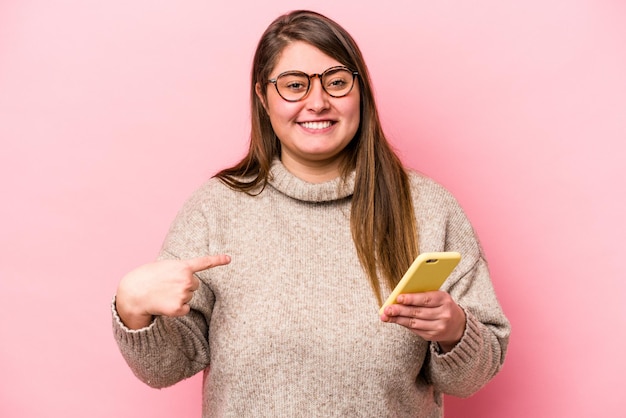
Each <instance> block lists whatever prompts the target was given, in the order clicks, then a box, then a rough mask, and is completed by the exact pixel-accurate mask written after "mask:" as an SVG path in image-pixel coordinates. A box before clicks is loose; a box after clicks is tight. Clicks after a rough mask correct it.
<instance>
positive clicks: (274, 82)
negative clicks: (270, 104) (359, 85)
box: [267, 65, 359, 103]
mask: <svg viewBox="0 0 626 418" xmlns="http://www.w3.org/2000/svg"><path fill="white" fill-rule="evenodd" d="M337 70H346V71H348V72H349V73H351V74H352V85H351V86H350V89H348V91H346V92H345V93H343V94H339V95H337V94H332V93H331V92H329V91H328V90H326V87H324V83H322V78H323V77H324V76H325V75H326V74H327V73H329V72H330V71H337ZM290 74H296V75H302V76H305V77H306V78H307V79H308V80H309V83H308V84H307V87H306V91H305V92H304V94H303V95H302V97H300V98H299V99H295V100H294V99H287V98H285V96H283V95H282V94H280V90H279V89H278V83H277V82H278V79H279V78H280V77H282V76H285V75H290ZM358 75H359V73H358V72H357V71H352V70H351V69H349V68H348V67H344V66H343V65H337V66H335V67H330V68H328V69H326V70H324V72H323V73H321V74H319V73H316V74H307V73H305V72H303V71H285V72H284V73H280V74H278V75H277V76H276V77H275V78H272V79H269V80H268V81H267V82H268V83H271V84H273V85H274V87H276V92H277V93H278V95H279V96H280V97H281V98H282V99H283V100H285V101H287V102H292V103H293V102H299V101H300V100H303V99H304V98H305V97H306V96H308V95H309V92H310V91H311V84H313V78H315V77H317V78H319V80H320V84H321V86H322V89H323V90H324V91H325V92H326V94H328V95H329V96H330V97H335V98H338V97H344V96H347V95H348V94H350V92H351V91H352V89H353V88H354V80H355V79H356V76H358Z"/></svg>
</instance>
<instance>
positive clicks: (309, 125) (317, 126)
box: [301, 121, 331, 129]
mask: <svg viewBox="0 0 626 418" xmlns="http://www.w3.org/2000/svg"><path fill="white" fill-rule="evenodd" d="M301 125H302V126H304V127H305V128H307V129H324V128H328V127H329V126H330V125H331V122H330V121H324V122H302V124H301Z"/></svg>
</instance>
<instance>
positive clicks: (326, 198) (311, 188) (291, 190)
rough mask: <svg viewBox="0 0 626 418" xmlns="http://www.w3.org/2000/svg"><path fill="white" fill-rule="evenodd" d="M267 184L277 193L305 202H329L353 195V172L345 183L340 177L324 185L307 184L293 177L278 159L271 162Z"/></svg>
mask: <svg viewBox="0 0 626 418" xmlns="http://www.w3.org/2000/svg"><path fill="white" fill-rule="evenodd" d="M269 184H270V185H271V186H272V187H273V188H275V189H276V190H278V191H279V192H281V193H283V194H285V195H287V196H289V197H291V198H293V199H298V200H302V201H305V202H330V201H333V200H339V199H343V198H346V197H348V196H351V195H352V193H354V171H353V172H351V173H350V175H349V176H348V178H347V179H346V181H345V183H344V182H343V180H342V179H341V177H337V178H335V179H332V180H329V181H326V182H324V183H309V182H306V181H304V180H302V179H300V178H298V177H296V176H295V175H293V174H292V173H291V172H290V171H289V170H287V168H285V166H284V165H283V163H282V162H281V161H280V160H279V159H275V160H274V161H273V162H272V168H271V170H270V178H269Z"/></svg>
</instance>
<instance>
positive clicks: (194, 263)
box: [185, 254, 230, 273]
mask: <svg viewBox="0 0 626 418" xmlns="http://www.w3.org/2000/svg"><path fill="white" fill-rule="evenodd" d="M228 263H230V256H228V255H226V254H219V255H203V256H200V257H196V258H190V259H188V260H185V264H187V266H188V267H189V269H191V271H192V273H197V272H199V271H202V270H206V269H210V268H211V267H217V266H223V265H225V264H228Z"/></svg>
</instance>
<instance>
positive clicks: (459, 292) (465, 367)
mask: <svg viewBox="0 0 626 418" xmlns="http://www.w3.org/2000/svg"><path fill="white" fill-rule="evenodd" d="M448 291H449V292H450V294H451V295H452V297H453V298H454V299H455V300H456V302H457V303H458V304H459V305H460V306H461V307H462V308H463V310H464V311H465V315H466V318H467V320H466V326H465V332H464V334H463V336H462V338H461V341H459V343H458V344H457V345H456V346H455V347H454V348H453V349H452V350H451V351H450V352H448V353H441V352H440V351H439V349H438V345H437V344H436V343H431V344H430V351H431V355H430V361H429V362H428V364H427V375H428V376H429V380H430V381H431V382H432V383H433V385H434V386H435V387H436V388H437V390H439V391H440V392H443V393H447V394H450V395H454V396H459V397H467V396H470V395H472V394H474V393H475V392H477V391H478V390H479V389H480V388H482V387H483V386H484V385H485V384H487V382H489V380H491V378H493V377H494V376H495V375H496V373H497V372H498V371H499V370H500V367H501V366H502V363H503V362H504V357H505V354H506V348H507V344H508V339H509V333H510V325H509V323H508V321H507V319H506V318H505V316H504V314H503V313H502V311H501V309H500V306H499V304H498V302H497V300H496V298H495V293H494V292H493V288H492V286H491V281H490V280H489V273H488V270H487V264H486V263H485V261H484V259H482V258H480V259H479V260H478V261H477V262H476V265H475V266H474V267H473V268H472V270H471V271H469V272H468V273H467V274H466V275H465V276H464V277H462V278H461V279H460V280H459V281H458V282H457V283H456V285H455V286H452V287H451V288H450V289H448Z"/></svg>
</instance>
